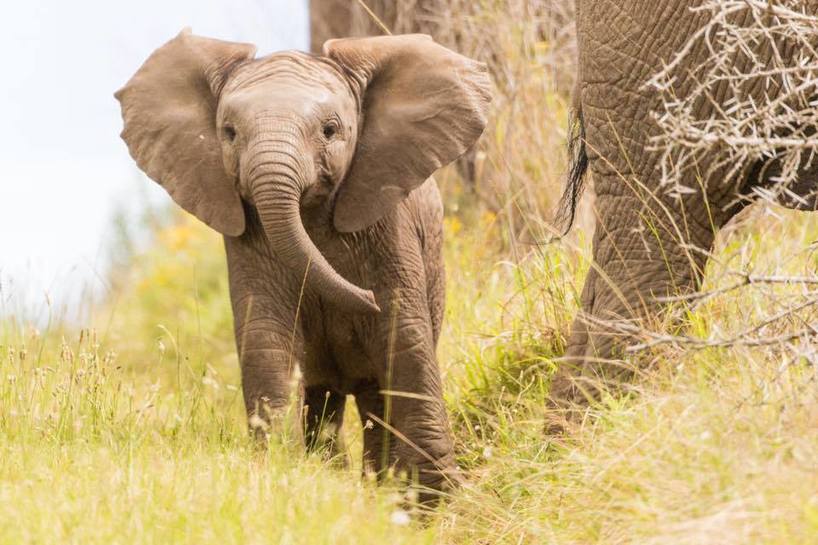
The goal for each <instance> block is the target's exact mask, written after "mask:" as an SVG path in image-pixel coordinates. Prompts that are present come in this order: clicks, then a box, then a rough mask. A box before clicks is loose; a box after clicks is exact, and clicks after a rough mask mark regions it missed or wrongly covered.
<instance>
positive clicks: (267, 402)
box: [234, 296, 303, 437]
mask: <svg viewBox="0 0 818 545" xmlns="http://www.w3.org/2000/svg"><path fill="white" fill-rule="evenodd" d="M272 304H273V303H272V301H271V300H269V299H266V298H265V297H261V296H259V297H248V298H247V299H246V300H245V302H244V303H243V304H240V305H237V306H236V309H235V310H234V314H235V315H234V320H235V330H236V345H237V349H238V355H239V362H240V363H241V381H242V390H243V393H244V404H245V408H246V409H247V417H248V423H249V425H250V428H251V431H253V432H254V433H255V434H256V435H257V436H262V437H263V435H264V434H265V433H266V432H267V431H269V430H270V426H272V425H273V424H274V423H275V422H276V420H278V419H279V418H281V417H282V416H284V415H285V414H286V413H287V411H288V409H290V408H293V409H295V408H294V407H293V406H292V405H291V403H292V401H293V396H294V395H296V394H297V391H298V384H297V373H296V369H297V368H298V365H299V362H300V359H301V352H302V350H303V342H302V340H301V338H300V335H298V334H296V335H293V332H292V327H293V326H292V325H290V331H287V330H286V328H285V327H284V321H283V320H280V319H277V318H273V315H272V313H270V312H268V311H269V310H271V309H272V308H274V307H271V305H272ZM298 413H299V411H298V410H293V421H295V420H296V419H297V418H298ZM293 428H294V429H296V430H298V431H300V426H294V427H293Z"/></svg>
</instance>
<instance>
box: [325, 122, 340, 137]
mask: <svg viewBox="0 0 818 545" xmlns="http://www.w3.org/2000/svg"><path fill="white" fill-rule="evenodd" d="M337 132H338V123H336V122H335V121H329V122H327V123H326V124H324V138H326V139H327V140H329V139H330V138H332V137H333V136H335V134H336V133H337Z"/></svg>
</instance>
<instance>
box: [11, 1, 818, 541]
mask: <svg viewBox="0 0 818 545" xmlns="http://www.w3.org/2000/svg"><path fill="white" fill-rule="evenodd" d="M458 2H459V0H458ZM452 4H453V5H454V3H452ZM528 4H529V3H528V2H527V1H523V0H510V1H509V2H494V1H480V2H469V3H466V2H459V3H457V6H459V7H458V8H457V9H458V10H460V11H452V12H451V13H448V14H447V15H446V17H447V18H446V19H444V20H442V22H441V25H442V27H443V28H446V29H449V30H451V32H449V31H447V33H448V34H447V35H450V36H458V37H459V38H458V39H459V40H460V43H458V44H454V45H456V46H457V47H458V48H459V49H461V50H463V51H465V52H466V53H470V54H473V55H475V56H481V57H483V58H486V56H487V55H486V54H485V52H486V51H492V52H495V53H496V54H494V55H491V56H490V59H489V60H490V64H491V70H492V74H494V76H495V79H496V80H497V89H496V92H497V95H498V97H497V100H496V101H495V103H494V112H493V114H492V116H493V117H492V123H491V126H490V127H489V130H488V132H487V134H486V137H485V138H484V139H483V141H482V143H481V147H480V149H479V150H478V153H477V165H478V171H479V172H480V177H479V178H480V181H479V182H478V187H477V189H476V191H472V190H467V189H464V188H463V187H464V186H463V185H462V184H461V183H460V182H459V181H458V180H457V178H456V176H455V175H454V174H453V169H447V170H445V171H443V172H442V173H441V174H440V175H439V177H438V180H439V183H440V185H441V187H442V188H443V192H444V196H445V201H446V206H447V219H446V224H445V231H446V247H445V252H446V263H447V267H448V301H447V312H446V321H445V325H444V331H443V334H442V338H441V343H440V347H439V359H440V364H441V368H442V370H443V373H444V376H445V385H446V392H445V393H446V400H447V405H448V409H449V413H450V416H451V420H452V425H453V433H454V438H455V443H456V449H457V455H458V460H459V463H460V465H461V466H462V467H463V468H464V470H465V471H466V474H467V476H468V482H467V485H466V486H465V487H464V488H463V489H462V490H460V491H458V492H457V493H456V494H455V495H453V497H451V498H449V499H448V500H447V501H446V502H445V503H444V504H443V505H441V506H440V508H439V509H438V510H437V511H436V512H435V513H433V514H430V515H427V516H425V517H418V516H414V515H413V516H408V515H407V513H406V512H405V511H404V508H405V502H404V495H403V492H402V491H401V489H399V488H395V487H390V486H383V487H376V486H375V485H374V484H373V483H371V482H368V481H366V480H364V479H362V478H361V477H360V462H358V461H357V460H358V455H359V453H360V449H361V444H360V443H361V439H360V425H359V424H358V423H357V418H356V415H355V414H354V410H353V411H349V413H348V414H347V424H348V425H347V426H346V428H345V434H346V437H345V439H346V445H347V449H348V455H349V458H350V460H351V461H352V462H351V464H350V465H349V467H348V468H345V469H342V468H339V467H338V466H339V465H338V464H337V463H328V462H326V461H324V460H322V459H321V458H320V457H318V456H307V455H305V454H304V453H303V450H302V449H301V447H300V446H299V445H298V442H297V441H296V440H295V438H294V436H293V434H292V432H291V430H289V429H287V428H286V427H284V428H282V429H281V430H278V431H277V432H276V433H273V434H272V436H271V438H270V445H269V448H268V449H266V450H260V449H258V448H255V447H254V445H253V444H252V443H251V441H250V439H249V438H248V434H247V431H246V430H247V427H246V421H245V420H246V419H245V416H244V409H243V404H242V399H241V392H240V388H239V384H240V383H239V374H238V363H237V361H236V356H235V349H234V343H233V338H232V326H231V317H230V305H229V300H228V296H227V290H226V272H225V264H224V255H223V250H222V244H221V241H220V239H219V237H218V236H217V235H216V234H215V233H213V232H211V231H209V230H207V229H206V228H204V227H203V226H202V225H201V224H199V223H198V222H196V221H195V220H192V219H190V218H189V217H187V216H183V215H181V214H178V213H177V214H174V215H173V216H172V218H171V220H170V221H168V222H165V223H159V224H156V225H155V226H154V227H153V234H154V237H153V243H152V244H151V245H150V246H149V247H148V248H146V249H144V250H142V251H139V252H136V253H135V254H134V255H129V256H127V259H124V260H121V262H120V264H119V266H118V267H116V268H115V269H114V271H113V272H112V274H111V284H112V289H111V293H110V296H109V297H108V299H107V301H105V303H104V304H102V305H99V306H97V307H96V308H95V309H94V313H93V316H91V317H90V318H89V323H88V324H87V328H86V329H83V330H81V331H80V330H77V329H74V328H68V327H65V326H61V325H60V324H59V321H58V320H54V321H53V322H52V325H50V326H49V327H47V328H45V329H44V330H43V331H37V330H36V329H35V328H34V327H33V326H31V325H30V324H26V323H24V322H22V321H21V320H19V319H15V318H13V317H10V318H7V319H4V320H0V543H15V544H16V543H82V544H92V543H106V544H108V543H127V544H141V543H162V544H164V543H196V544H206V543H219V544H221V543H282V544H309V545H315V544H323V543H327V544H336V543H337V544H346V543H349V544H366V543H379V544H382V543H390V544H393V543H394V544H402V543H405V544H413V545H415V544H423V543H428V544H432V543H435V544H438V543H442V544H466V545H478V544H479V545H488V544H505V543H508V544H543V543H554V544H561V545H562V544H577V545H580V544H582V545H588V544H605V545H608V544H640V545H642V544H653V545H665V544H668V545H669V544H673V545H678V544H688V543H689V544H695V545H700V544H710V543H712V544H714V545H715V544H718V545H723V544H734V543H735V544H738V543H742V544H744V543H746V544H777V545H799V544H818V380H816V379H818V376H817V374H818V371H816V366H815V361H816V357H815V355H814V353H813V352H814V350H813V349H812V346H811V342H812V341H811V340H809V339H806V340H800V341H798V342H794V343H781V344H775V345H770V346H756V347H742V346H734V347H732V348H715V347H705V348H697V347H695V346H685V345H678V344H676V345H661V346H658V347H656V348H655V349H654V350H653V351H652V352H651V353H650V354H649V356H650V357H649V358H646V359H647V360H650V361H652V362H653V365H651V366H650V367H648V368H646V369H645V371H644V372H643V373H642V375H641V378H640V379H639V380H638V381H637V382H635V383H634V386H633V390H632V391H630V392H628V393H626V394H622V395H617V396H614V395H611V396H609V397H607V398H605V399H603V400H602V401H601V402H600V403H598V404H595V405H594V406H592V407H590V408H589V409H588V410H587V411H585V413H584V414H583V416H582V418H580V419H579V420H578V421H576V422H575V423H573V425H572V427H571V428H570V429H569V430H568V432H567V433H566V434H565V435H564V436H561V437H552V436H549V435H547V434H546V433H545V432H544V422H545V407H546V403H545V401H546V398H547V395H548V389H549V380H550V377H551V373H552V371H553V369H554V365H555V363H554V359H555V358H556V357H558V356H559V355H560V354H562V351H563V349H564V343H565V337H566V335H567V332H568V329H569V327H570V320H571V318H572V317H573V315H574V313H575V310H576V299H577V293H578V291H579V289H580V288H581V285H582V280H583V278H584V275H585V273H586V271H587V269H588V263H587V256H588V250H589V244H588V239H589V238H590V237H589V234H590V232H589V230H588V228H587V226H588V224H589V223H590V222H588V221H587V219H588V218H587V216H589V214H588V213H587V208H586V211H585V213H584V214H585V216H584V217H583V218H581V221H580V222H579V224H580V229H578V230H576V232H575V234H573V235H572V236H571V237H570V238H567V239H563V240H562V241H561V242H558V243H553V244H542V241H544V240H546V238H547V236H548V232H547V224H546V222H544V221H543V218H544V217H546V216H547V214H546V213H545V212H544V211H545V210H548V209H550V208H552V207H553V205H554V203H555V200H556V196H557V195H558V194H559V191H560V189H561V184H562V181H563V173H564V171H565V168H566V165H565V163H564V153H563V147H564V146H563V144H564V139H565V133H566V131H565V126H564V124H565V118H566V115H565V110H566V105H567V103H568V99H567V96H566V93H567V91H566V90H567V89H570V87H571V79H572V78H571V75H572V74H573V73H574V70H573V67H571V66H567V65H565V63H566V62H567V61H566V60H565V59H571V58H573V54H572V49H571V48H572V47H573V45H572V43H571V39H570V37H566V36H565V35H564V34H561V33H560V31H559V29H558V28H557V27H558V26H564V25H557V24H553V25H552V26H553V28H551V27H547V25H546V27H547V28H541V27H537V25H539V24H540V23H542V22H543V17H544V15H542V14H543V13H552V12H553V11H554V9H557V8H558V7H559V6H560V5H562V4H564V3H553V4H554V5H553V6H551V3H549V2H546V1H542V2H534V3H532V5H533V4H536V5H537V6H540V7H541V8H542V9H541V10H540V11H538V12H537V13H538V14H539V15H536V16H533V15H532V16H530V17H528V16H522V14H526V13H529V12H528V11H527V10H528V7H527V6H528ZM549 6H551V7H549ZM552 8H553V9H552ZM563 11H565V10H563ZM568 11H570V9H569V10H568ZM461 12H462V13H464V14H466V15H463V16H453V15H452V14H455V15H457V14H460V13H461ZM565 13H567V14H565V16H566V17H569V18H570V13H568V12H565ZM509 14H512V15H514V16H509ZM458 24H460V25H462V26H460V27H457V28H453V25H458ZM455 31H456V32H455ZM563 41H564V42H565V43H563ZM481 52H482V53H481ZM543 66H545V67H546V68H544V69H543V68H542V67H543ZM583 227H584V228H583ZM815 240H818V217H816V216H814V215H810V214H797V213H792V212H782V211H780V210H777V209H776V210H774V212H773V213H769V210H768V209H764V210H762V209H757V210H756V213H755V214H753V217H752V218H750V219H749V220H748V221H745V222H743V226H741V227H737V228H734V229H731V230H730V232H729V233H728V232H724V233H722V235H720V238H719V241H718V245H717V246H718V248H717V252H716V257H717V260H714V261H713V262H712V263H711V264H710V266H709V269H708V273H707V281H706V283H707V287H708V288H713V289H715V288H718V287H720V286H726V285H729V284H730V283H731V282H733V281H734V280H735V278H732V277H730V276H729V275H727V273H726V271H727V270H728V269H739V270H753V271H755V272H759V273H762V272H763V273H765V274H809V273H812V271H814V270H815V267H816V257H815V255H814V254H813V252H812V249H813V248H812V246H811V245H812V244H813V242H814V241H815ZM806 290H807V287H805V286H799V285H794V286H776V287H773V288H769V289H768V288H765V287H764V286H747V287H744V288H742V289H740V290H733V291H730V292H727V293H724V294H722V295H719V296H718V297H714V298H712V299H709V300H707V301H706V302H704V303H703V304H701V305H699V306H698V307H697V308H695V309H691V310H689V311H688V312H687V314H686V320H685V327H684V328H683V329H682V331H683V332H684V334H685V335H687V336H689V337H690V338H691V339H710V338H714V337H719V338H729V337H731V336H734V335H740V334H741V333H742V332H743V331H745V330H746V329H747V328H749V327H750V326H752V325H753V324H759V323H762V322H763V321H764V320H765V319H766V318H767V317H769V316H772V315H773V314H775V313H776V312H778V311H779V310H780V308H781V305H783V304H785V303H788V302H797V301H799V300H803V298H804V297H805V295H809V294H808V293H806ZM815 319H816V311H815V309H814V308H811V309H805V310H804V311H802V312H799V313H798V314H797V316H795V317H794V318H792V319H790V320H780V321H777V322H775V323H772V324H770V325H769V326H767V327H766V328H765V329H764V330H763V331H762V332H761V334H763V335H765V336H767V337H770V338H772V337H774V336H776V335H779V334H781V333H784V332H787V331H790V330H792V329H795V328H798V327H801V326H803V324H810V323H815ZM799 320H800V321H799Z"/></svg>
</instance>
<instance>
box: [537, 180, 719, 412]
mask: <svg viewBox="0 0 818 545" xmlns="http://www.w3.org/2000/svg"><path fill="white" fill-rule="evenodd" d="M596 185H597V193H598V195H597V214H598V217H597V227H596V231H595V233H594V241H593V262H592V266H591V270H590V272H589V274H588V277H587V279H586V281H585V286H584V288H583V292H582V298H581V310H580V312H579V314H578V315H577V317H576V319H575V320H574V324H573V326H572V332H571V336H570V338H569V342H568V347H567V350H566V354H565V357H564V360H563V363H562V364H561V367H560V370H559V371H558V373H557V375H556V377H555V379H554V384H553V387H552V397H553V398H554V399H555V400H560V401H569V402H573V401H577V400H582V399H588V398H590V399H594V398H598V395H599V393H600V390H601V389H603V388H605V387H608V386H611V385H617V384H621V383H622V381H623V380H624V379H626V378H628V377H629V375H630V374H631V373H632V371H633V367H632V364H631V363H630V362H626V361H623V356H624V348H625V347H626V346H627V344H628V343H629V341H631V340H632V339H633V338H634V337H635V336H637V335H638V332H639V330H640V329H641V328H650V327H651V326H652V325H653V324H651V321H652V320H653V319H655V318H657V317H658V316H659V315H660V313H661V312H662V311H663V310H664V309H665V308H666V306H667V304H666V303H665V302H663V299H664V298H667V297H669V296H675V295H682V294H687V293H690V292H692V291H695V290H697V289H698V288H699V285H700V283H701V279H702V274H703V270H704V265H705V262H706V256H707V253H708V252H709V251H710V249H711V247H712V244H713V239H714V227H713V223H712V222H711V221H709V219H708V216H707V213H706V210H707V207H706V206H705V204H704V202H702V200H701V197H700V196H697V195H688V196H687V197H686V199H685V200H684V201H680V200H674V199H671V198H669V197H665V196H662V195H659V194H657V192H652V193H649V192H644V191H640V190H638V189H637V188H636V187H635V186H636V184H627V183H626V182H625V181H624V180H622V179H621V178H610V179H603V180H600V181H598V182H597V184H596ZM622 186H626V187H627V189H625V190H624V191H623V188H622ZM719 223H720V222H719Z"/></svg>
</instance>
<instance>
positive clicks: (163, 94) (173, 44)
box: [114, 29, 256, 236]
mask: <svg viewBox="0 0 818 545" xmlns="http://www.w3.org/2000/svg"><path fill="white" fill-rule="evenodd" d="M255 52H256V48H255V46H253V45H250V44H242V43H233V42H223V41H221V40H213V39H210V38H202V37H200V36H194V35H193V34H191V32H190V29H185V30H183V31H182V32H180V33H179V35H178V36H176V37H175V38H173V39H172V40H171V41H169V42H168V43H166V44H165V45H163V46H162V47H160V48H159V49H157V50H156V51H154V52H153V54H152V55H151V56H150V57H149V58H148V60H147V61H145V64H143V65H142V67H141V68H139V70H138V71H137V72H136V74H134V76H133V77H132V78H131V80H130V81H129V82H128V83H127V84H126V85H125V87H123V88H122V89H120V90H119V91H117V92H116V94H115V95H114V96H115V97H116V98H117V100H119V102H120V105H121V106H122V119H123V121H124V124H125V128H124V129H123V131H122V139H123V140H125V143H126V144H128V150H129V151H130V153H131V156H132V157H133V158H134V160H135V161H136V163H137V165H139V168H141V169H142V170H143V171H144V172H145V173H146V174H147V175H148V176H150V177H151V178H152V179H153V180H155V181H156V182H158V183H159V184H160V185H161V186H162V187H164V188H165V190H166V191H167V192H168V193H169V194H170V196H171V197H173V200H174V201H176V202H177V203H178V204H179V205H180V206H181V207H182V208H184V209H185V210H187V211H188V212H190V213H191V214H193V215H195V216H196V217H197V218H199V219H200V220H202V221H203V222H205V223H206V224H207V225H209V226H210V227H212V228H214V229H216V230H217V231H219V232H221V233H223V234H225V235H229V236H238V235H240V234H242V233H243V232H244V221H245V219H244V210H243V207H242V204H241V198H240V197H239V193H238V188H237V187H236V185H235V181H234V180H232V179H231V178H230V177H229V176H228V175H227V173H226V172H225V168H224V163H223V161H222V151H221V144H220V143H219V140H218V136H217V134H216V108H217V106H218V97H219V93H220V92H221V89H222V86H223V85H224V83H225V81H226V79H227V76H228V74H229V73H230V71H231V70H232V69H233V68H235V67H236V66H237V65H238V64H240V63H241V62H243V61H246V60H248V59H252V58H253V56H254V55H255Z"/></svg>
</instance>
